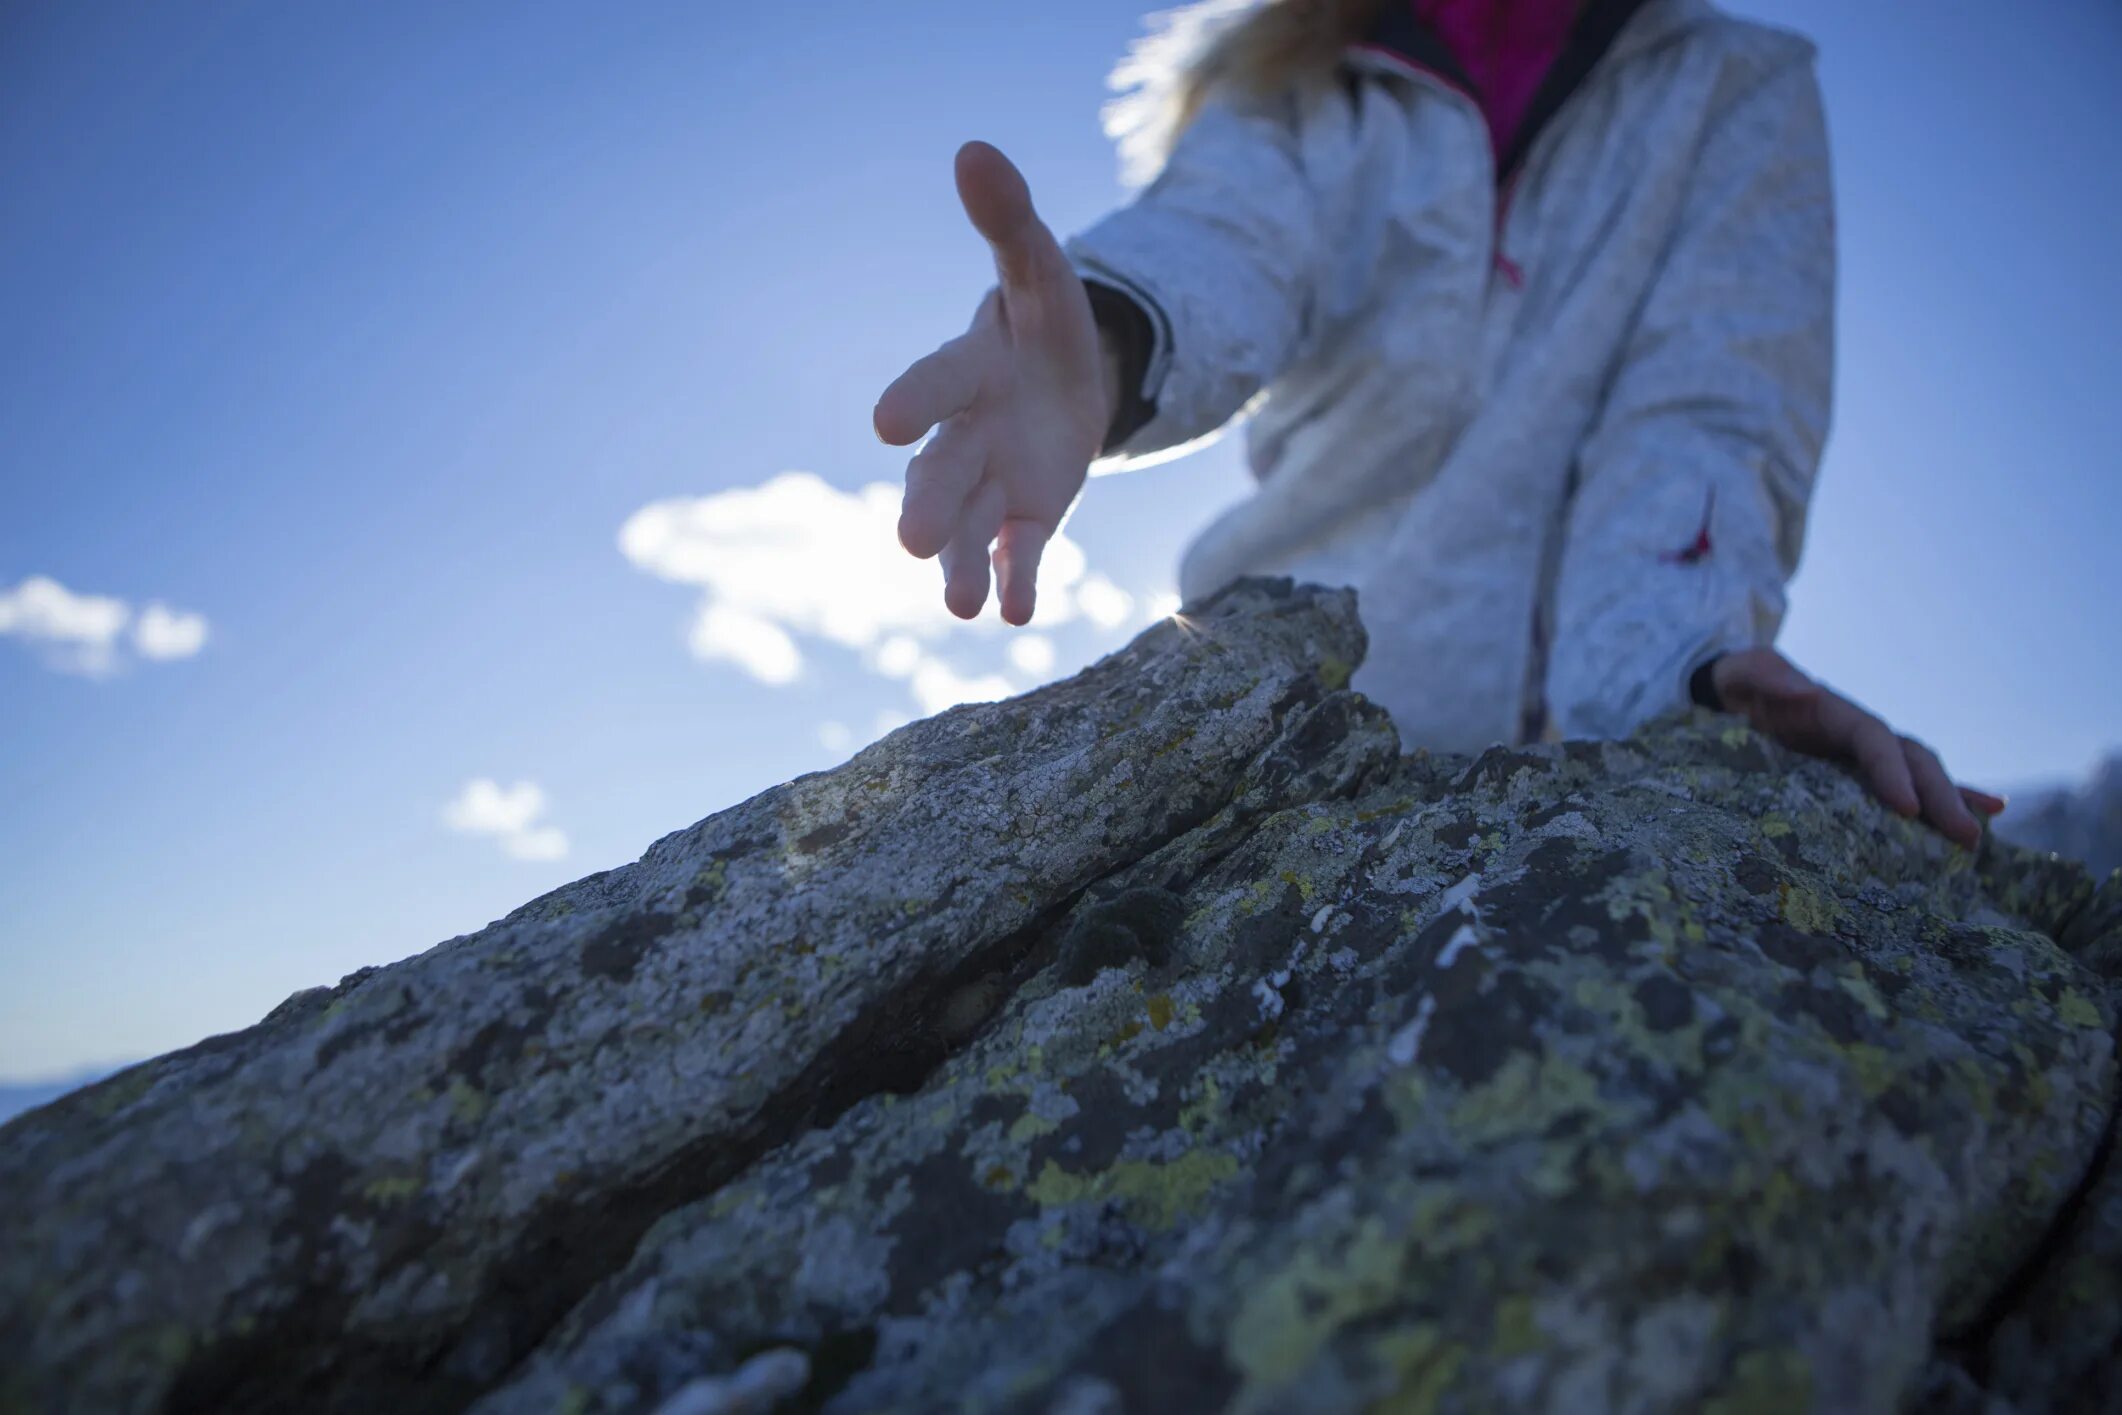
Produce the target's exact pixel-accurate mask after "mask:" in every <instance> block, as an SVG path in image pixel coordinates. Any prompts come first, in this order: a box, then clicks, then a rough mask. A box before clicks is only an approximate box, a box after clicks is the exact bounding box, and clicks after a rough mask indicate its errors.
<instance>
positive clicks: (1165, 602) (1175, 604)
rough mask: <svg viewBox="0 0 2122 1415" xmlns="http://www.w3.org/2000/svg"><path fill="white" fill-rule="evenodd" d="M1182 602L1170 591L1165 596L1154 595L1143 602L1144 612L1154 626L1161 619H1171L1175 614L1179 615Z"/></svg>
mask: <svg viewBox="0 0 2122 1415" xmlns="http://www.w3.org/2000/svg"><path fill="white" fill-rule="evenodd" d="M1180 602H1181V601H1180V599H1179V596H1177V595H1175V594H1172V593H1170V592H1169V591H1166V592H1165V593H1163V594H1153V595H1151V596H1150V597H1149V598H1148V599H1147V600H1145V601H1144V602H1143V605H1142V612H1143V614H1144V615H1145V616H1146V617H1147V618H1148V619H1149V622H1150V623H1152V624H1154V623H1156V622H1157V621H1158V620H1159V619H1169V618H1171V617H1172V616H1173V615H1174V614H1177V613H1178V612H1179V605H1180Z"/></svg>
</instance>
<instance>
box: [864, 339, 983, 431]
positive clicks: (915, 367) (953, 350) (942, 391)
mask: <svg viewBox="0 0 2122 1415" xmlns="http://www.w3.org/2000/svg"><path fill="white" fill-rule="evenodd" d="M979 391H980V361H979V353H978V350H977V349H976V348H975V347H974V345H973V343H972V341H971V340H970V339H968V338H966V337H965V336H964V335H962V334H961V335H959V336H958V337H957V338H956V339H953V340H951V341H950V342H949V343H948V344H945V345H944V346H943V347H942V348H940V349H938V350H936V352H934V353H933V354H928V355H925V356H923V357H922V358H918V359H916V360H914V362H913V363H912V364H910V365H909V366H908V367H907V370H906V372H905V373H902V374H900V375H899V376H898V377H897V378H895V379H893V380H892V384H891V387H889V388H887V389H885V390H884V395H883V396H882V397H881V398H879V399H877V407H876V411H875V412H873V413H872V414H871V415H870V422H871V424H872V426H874V427H875V428H876V430H877V436H878V437H880V438H882V439H884V441H886V442H888V443H890V444H891V445H892V446H894V447H904V446H907V445H908V444H909V443H914V442H919V441H920V440H921V438H922V435H923V434H925V433H926V432H927V431H928V430H929V429H930V428H932V427H934V426H935V425H936V424H937V423H940V422H942V421H944V420H945V419H947V418H950V417H953V416H955V415H956V414H958V413H962V412H964V411H965V410H966V408H968V407H970V406H971V405H972V401H973V397H974V395H976V394H977V393H978V392H979Z"/></svg>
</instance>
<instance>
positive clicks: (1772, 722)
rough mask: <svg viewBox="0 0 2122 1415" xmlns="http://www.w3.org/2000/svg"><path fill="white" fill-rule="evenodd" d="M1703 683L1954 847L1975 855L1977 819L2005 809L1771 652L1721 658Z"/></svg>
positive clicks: (1729, 706)
mask: <svg viewBox="0 0 2122 1415" xmlns="http://www.w3.org/2000/svg"><path fill="white" fill-rule="evenodd" d="M1710 682H1711V684H1712V685H1713V686H1714V687H1715V689H1716V693H1717V700H1718V701H1719V702H1720V703H1722V704H1723V705H1724V709H1725V711H1727V712H1735V713H1738V714H1740V715H1742V716H1744V717H1745V718H1746V720H1747V721H1748V722H1749V723H1751V724H1752V725H1753V726H1754V727H1755V728H1756V729H1757V730H1758V731H1761V732H1764V733H1766V734H1767V735H1769V736H1771V737H1773V738H1775V739H1776V740H1777V741H1779V742H1781V743H1783V745H1784V746H1786V747H1791V748H1794V749H1795V750H1797V751H1800V752H1805V753H1807V754H1809V755H1811V756H1816V757H1825V758H1827V759H1828V760H1830V761H1837V762H1841V763H1843V764H1844V765H1846V766H1849V767H1851V768H1853V769H1854V770H1855V771H1856V773H1857V775H1858V776H1859V777H1860V778H1862V780H1863V781H1864V782H1865V784H1866V785H1868V786H1869V787H1870V788H1871V790H1872V794H1873V795H1875V796H1877V797H1878V798H1879V799H1880V800H1881V801H1883V802H1885V803H1886V806H1887V809H1889V810H1891V811H1893V812H1894V813H1896V814H1897V815H1902V816H1907V817H1909V818H1910V819H1914V818H1916V817H1917V816H1921V817H1922V818H1923V819H1924V820H1926V821H1928V822H1929V823H1930V824H1931V825H1932V826H1933V827H1934V828H1935V829H1936V830H1938V832H1939V833H1940V834H1942V835H1944V836H1945V837H1946V838H1947V839H1948V840H1951V841H1953V842H1954V843H1956V844H1959V845H1963V846H1965V847H1967V848H1968V849H1970V850H1972V849H1974V848H1975V846H1976V845H1977V844H1979V843H1980V842H1981V839H1982V825H1981V822H1980V821H1978V820H1976V818H1975V816H1976V813H1977V812H1979V813H1980V814H1982V815H1984V816H1993V815H1996V814H1997V813H1998V812H1999V811H2002V810H2003V809H2004V804H2005V803H2004V798H2003V797H2001V796H1992V795H1991V794H1990V793H1989V792H1987V791H1977V790H1975V789H1974V788H1973V787H1970V786H1955V785H1954V784H1953V781H1952V778H1950V777H1948V776H1947V775H1946V774H1945V766H1944V764H1943V763H1942V762H1940V761H1939V760H1938V754H1937V753H1935V752H1933V751H1932V750H1931V749H1930V748H1928V747H1926V746H1924V745H1923V744H1922V743H1921V742H1918V741H1917V740H1916V739H1915V738H1913V737H1903V736H1900V735H1898V734H1896V733H1895V732H1894V730H1893V729H1892V728H1891V727H1888V726H1887V725H1886V724H1885V723H1884V722H1881V721H1880V720H1879V719H1878V718H1877V717H1874V716H1873V715H1872V714H1871V713H1868V712H1866V711H1865V710H1864V709H1863V708H1861V707H1859V706H1857V704H1855V703H1853V702H1851V701H1850V700H1849V699H1848V698H1845V697H1843V696H1842V695H1841V694H1840V693H1837V692H1835V691H1833V690H1832V689H1830V688H1828V687H1826V686H1825V685H1823V684H1819V683H1815V682H1814V681H1813V680H1812V679H1810V678H1808V677H1806V676H1805V675H1804V674H1803V673H1801V672H1799V671H1798V669H1797V667H1796V665H1794V664H1793V663H1791V661H1790V660H1789V659H1787V658H1785V657H1784V656H1783V655H1782V654H1780V653H1777V652H1776V651H1775V650H1774V649H1771V648H1751V649H1745V650H1742V651H1740V652H1738V653H1728V654H1725V655H1724V656H1723V657H1722V658H1719V659H1718V660H1717V661H1716V663H1715V665H1714V666H1713V667H1712V668H1711V669H1710Z"/></svg>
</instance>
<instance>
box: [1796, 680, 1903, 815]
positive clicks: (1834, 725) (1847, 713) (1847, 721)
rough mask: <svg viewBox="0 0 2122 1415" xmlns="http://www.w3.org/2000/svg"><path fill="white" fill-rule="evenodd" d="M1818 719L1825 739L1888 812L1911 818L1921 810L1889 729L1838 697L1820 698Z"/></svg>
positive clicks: (1897, 740)
mask: <svg viewBox="0 0 2122 1415" xmlns="http://www.w3.org/2000/svg"><path fill="white" fill-rule="evenodd" d="M1820 718H1821V726H1822V728H1823V729H1824V730H1825V731H1826V733H1827V736H1828V738H1829V739H1830V740H1831V741H1833V742H1835V743H1837V744H1838V745H1839V746H1840V747H1841V749H1842V751H1843V753H1844V754H1845V755H1846V756H1847V757H1848V758H1849V759H1850V761H1851V762H1853V763H1854V764H1855V765H1856V767H1857V770H1858V772H1859V773H1860V774H1861V775H1862V776H1863V778H1864V780H1865V781H1866V782H1867V783H1869V784H1870V786H1871V789H1872V793H1873V794H1874V795H1876V796H1877V797H1878V798H1879V799H1880V800H1881V801H1884V802H1885V803H1886V807H1887V809H1888V810H1890V811H1892V812H1894V813H1895V814H1896V815H1901V816H1914V815H1915V814H1916V813H1917V812H1918V811H1920V810H1921V809H1922V807H1923V803H1922V801H1921V800H1920V799H1919V798H1918V797H1917V795H1916V783H1915V781H1914V780H1913V779H1911V777H1910V776H1909V771H1908V759H1907V757H1906V756H1904V755H1903V754H1902V751H1901V739H1900V738H1899V737H1896V736H1895V735H1894V734H1893V730H1892V729H1891V728H1889V727H1888V726H1887V725H1886V724H1885V723H1883V722H1881V721H1879V719H1878V718H1876V717H1873V716H1872V715H1871V714H1870V713H1868V712H1866V711H1865V710H1864V709H1863V708H1860V707H1858V706H1857V705H1856V704H1855V703H1853V702H1851V701H1850V700H1849V699H1847V698H1845V697H1843V696H1842V695H1841V694H1839V693H1822V694H1821V696H1820Z"/></svg>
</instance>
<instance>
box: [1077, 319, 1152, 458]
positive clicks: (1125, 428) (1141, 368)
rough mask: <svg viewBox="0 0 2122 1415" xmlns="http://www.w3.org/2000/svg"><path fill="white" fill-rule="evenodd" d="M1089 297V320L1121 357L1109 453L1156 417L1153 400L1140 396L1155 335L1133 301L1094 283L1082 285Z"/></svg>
mask: <svg viewBox="0 0 2122 1415" xmlns="http://www.w3.org/2000/svg"><path fill="white" fill-rule="evenodd" d="M1083 289H1084V293H1086V294H1088V295H1089V296H1090V313H1091V318H1092V319H1095V320H1096V321H1097V322H1098V329H1099V331H1100V332H1101V333H1103V334H1104V335H1105V337H1106V338H1107V339H1108V340H1110V341H1111V343H1112V347H1113V348H1114V350H1115V351H1117V352H1118V353H1119V355H1120V401H1119V402H1118V403H1117V404H1116V405H1114V407H1113V420H1112V422H1111V424H1109V425H1108V426H1107V427H1106V429H1105V443H1104V446H1105V449H1106V450H1108V451H1110V450H1111V449H1112V448H1115V447H1118V446H1119V445H1120V444H1121V443H1123V442H1125V441H1127V439H1129V438H1130V437H1133V436H1134V435H1135V434H1136V433H1138V432H1140V431H1141V430H1142V429H1143V428H1144V427H1146V426H1147V425H1148V424H1149V420H1150V419H1151V418H1153V417H1155V416H1156V415H1157V405H1156V403H1155V402H1154V401H1152V400H1150V399H1148V398H1145V397H1143V396H1142V382H1143V380H1144V379H1145V378H1146V377H1148V375H1149V360H1150V354H1151V353H1152V351H1153V350H1154V349H1155V347H1156V342H1157V334H1156V330H1155V328H1154V327H1153V326H1152V325H1151V324H1150V322H1149V314H1148V312H1147V311H1145V310H1144V309H1143V308H1142V306H1140V305H1138V304H1136V303H1135V301H1134V298H1133V297H1132V296H1130V295H1128V294H1126V293H1125V292H1124V291H1121V290H1116V289H1114V288H1113V287H1112V286H1110V285H1101V284H1100V283H1098V282H1097V281H1095V280H1085V281H1084V282H1083Z"/></svg>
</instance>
